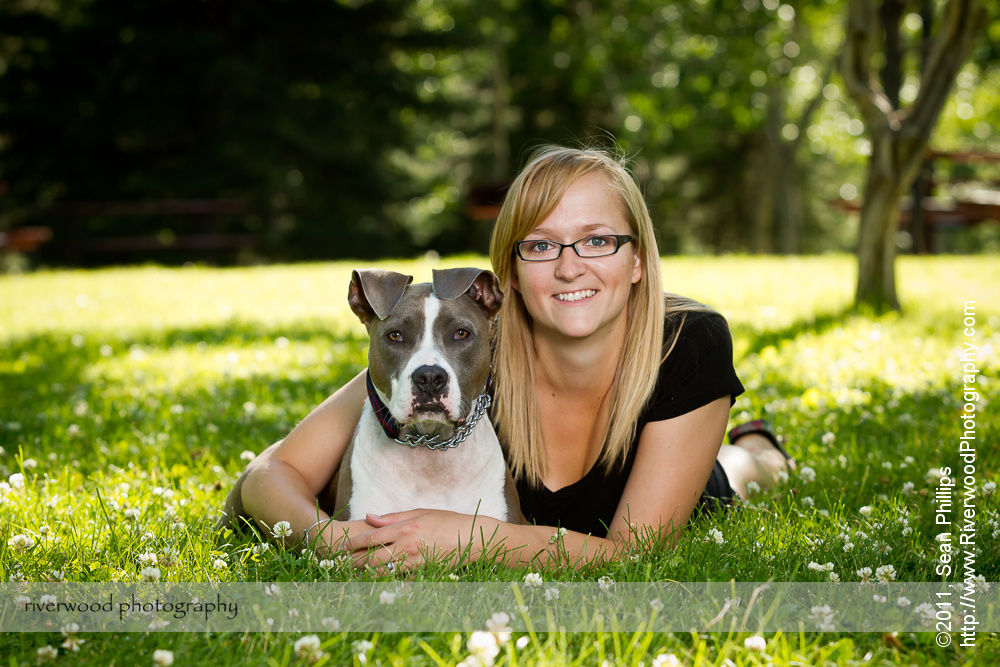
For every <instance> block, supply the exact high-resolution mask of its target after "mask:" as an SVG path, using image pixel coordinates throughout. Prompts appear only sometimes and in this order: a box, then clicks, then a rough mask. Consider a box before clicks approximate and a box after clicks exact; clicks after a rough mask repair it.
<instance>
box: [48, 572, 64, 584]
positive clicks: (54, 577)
mask: <svg viewBox="0 0 1000 667" xmlns="http://www.w3.org/2000/svg"><path fill="white" fill-rule="evenodd" d="M47 578H48V580H49V581H66V575H65V574H64V573H63V571H62V570H52V571H51V572H49V574H48V577H47Z"/></svg>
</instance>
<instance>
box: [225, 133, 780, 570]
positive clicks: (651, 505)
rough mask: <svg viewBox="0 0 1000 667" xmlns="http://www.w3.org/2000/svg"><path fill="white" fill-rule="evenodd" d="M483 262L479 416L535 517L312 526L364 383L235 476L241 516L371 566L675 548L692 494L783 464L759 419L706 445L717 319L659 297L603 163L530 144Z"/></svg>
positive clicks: (628, 194) (615, 176) (715, 425)
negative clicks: (487, 355) (485, 381)
mask: <svg viewBox="0 0 1000 667" xmlns="http://www.w3.org/2000/svg"><path fill="white" fill-rule="evenodd" d="M490 258H491V260H492V262H493V267H494V271H495V272H496V274H497V276H498V277H499V279H500V281H501V286H502V287H503V290H504V292H505V294H506V295H507V298H506V300H505V303H504V305H503V308H502V309H501V313H500V318H499V322H498V327H497V340H496V353H495V355H496V356H495V362H494V370H495V383H494V387H495V389H494V392H495V393H494V398H495V405H494V412H493V423H494V425H495V427H496V428H497V433H498V435H499V437H500V441H501V442H502V443H505V445H506V448H507V451H508V462H509V464H510V466H511V469H512V471H513V473H514V476H515V480H517V482H518V492H519V493H520V495H521V504H522V509H523V510H524V512H525V516H526V517H528V518H529V519H534V520H535V522H536V523H537V524H539V525H512V524H508V523H505V522H502V521H498V520H495V519H492V518H489V517H471V516H467V515H461V514H456V513H453V512H445V511H440V510H423V509H414V510H411V511H407V512H399V513H396V514H393V515H386V516H381V517H376V516H369V517H368V518H367V519H366V521H352V522H319V523H318V524H317V523H315V518H316V495H317V493H319V492H320V491H321V490H322V489H323V488H325V486H326V484H327V483H328V481H329V479H330V477H331V475H332V474H333V471H334V470H335V469H336V467H337V465H338V464H339V462H340V459H341V458H342V456H343V452H344V451H345V449H346V447H347V444H348V442H349V440H350V438H351V434H352V433H353V430H354V426H355V425H356V424H357V422H358V420H359V418H360V412H361V406H362V404H363V401H364V398H365V387H364V373H361V374H360V375H358V376H357V377H356V378H354V379H353V380H352V381H351V382H349V383H348V384H347V385H345V386H344V387H343V388H342V389H341V390H340V391H338V392H337V393H336V394H334V395H333V396H332V397H330V398H329V399H327V401H325V402H324V403H323V404H322V405H320V406H319V407H318V408H317V409H316V410H314V411H313V412H312V413H311V414H310V415H309V416H308V417H307V418H306V419H305V420H303V422H302V423H301V424H300V425H299V426H298V427H296V428H295V430H293V431H292V433H291V434H290V435H289V436H288V438H286V439H285V440H284V442H283V443H282V444H281V446H280V447H278V448H277V449H276V450H275V451H274V453H273V454H272V455H271V456H270V457H269V458H268V459H267V460H266V461H262V462H261V463H260V464H259V465H257V466H256V467H255V468H254V469H253V470H251V471H249V473H248V475H247V478H246V481H245V482H244V485H243V491H242V495H243V502H244V507H245V509H246V510H247V512H249V514H250V515H251V516H253V517H255V518H256V519H257V520H258V521H261V522H263V523H265V524H267V525H273V524H274V523H275V522H276V521H279V520H287V521H289V522H290V523H291V525H292V528H293V530H294V531H296V533H295V534H301V533H300V532H299V531H305V532H306V533H307V538H308V539H309V540H310V541H314V540H317V539H319V540H322V541H323V542H324V543H327V544H334V543H339V544H340V546H341V548H343V549H346V550H348V551H350V552H352V553H353V555H354V558H355V561H356V562H357V563H359V564H361V563H370V564H372V565H375V566H376V567H382V566H385V565H386V564H387V563H391V564H392V565H391V566H390V567H393V568H394V566H395V565H396V564H402V565H403V567H407V568H409V567H414V566H416V565H419V564H420V563H421V562H423V560H424V558H425V557H426V556H427V555H429V554H432V553H434V554H437V555H442V554H447V553H451V552H456V551H457V550H467V557H471V558H478V557H479V556H480V555H482V553H483V552H484V550H490V551H491V552H493V551H495V552H496V553H497V554H499V556H500V557H501V558H503V559H504V560H505V561H507V562H508V563H510V564H519V563H528V562H533V561H536V560H539V559H540V560H541V561H542V562H543V563H544V562H546V561H548V560H554V561H569V562H571V563H573V564H575V565H579V564H582V563H585V562H588V561H590V560H594V559H606V558H610V557H613V556H615V555H616V554H619V553H621V552H622V551H623V547H627V546H628V545H629V544H630V543H631V542H632V541H633V540H635V539H637V538H638V537H640V536H642V535H647V534H649V533H650V532H654V533H656V534H658V535H662V536H665V537H668V538H671V539H676V537H677V536H678V535H679V532H678V531H679V529H680V528H682V527H683V526H684V525H685V524H686V523H687V521H688V519H689V517H690V515H691V514H692V512H693V511H694V510H695V507H696V506H697V505H698V504H699V502H700V501H702V499H703V496H704V498H705V501H707V499H709V498H715V499H718V500H721V501H723V502H725V501H727V500H729V499H731V498H732V497H733V493H734V491H735V492H736V493H740V494H745V493H746V487H747V484H748V483H750V482H755V483H756V484H758V485H759V486H761V487H766V486H768V485H769V484H771V483H773V480H774V477H775V475H776V473H777V472H778V471H779V470H780V469H781V468H782V467H783V466H785V465H786V461H785V459H786V457H785V455H784V453H783V450H781V449H780V445H778V443H777V440H776V438H775V437H774V435H773V433H772V432H770V430H769V429H767V428H766V426H762V425H760V423H759V422H758V423H755V424H754V425H753V426H752V427H751V428H749V429H745V430H747V431H749V432H748V433H746V434H745V435H743V436H742V437H740V438H739V440H738V442H737V443H736V444H735V445H733V446H723V445H722V439H723V435H724V432H725V427H726V423H727V421H728V416H729V409H730V407H731V406H732V403H733V401H734V400H735V397H736V396H737V395H738V394H740V393H742V391H743V387H742V385H741V384H740V381H739V379H738V378H737V377H736V374H735V371H734V370H733V366H732V341H731V338H730V335H729V331H728V327H727V325H726V323H725V320H723V319H722V317H721V316H719V315H717V314H715V313H713V312H712V311H710V310H709V309H707V308H706V307H704V306H702V305H700V304H698V303H696V302H693V301H690V300H687V299H683V298H680V297H676V296H672V295H668V296H667V297H666V299H665V298H664V295H663V292H662V287H661V282H660V273H659V254H658V252H657V248H656V242H655V239H654V238H653V226H652V222H651V220H650V217H649V213H648V211H647V209H646V205H645V202H644V201H643V198H642V195H641V193H640V192H639V190H638V187H637V186H636V184H635V182H634V181H633V179H632V177H631V176H630V175H629V174H628V172H627V171H626V170H625V169H624V167H623V166H622V165H621V164H619V163H618V162H617V161H616V160H614V159H613V158H611V157H610V156H608V155H607V154H605V153H602V152H599V151H587V150H576V149H566V148H559V147H550V148H545V149H542V150H541V151H540V152H539V153H538V154H537V155H536V156H535V157H534V159H533V160H532V161H531V162H530V163H529V164H528V166H527V167H525V169H524V170H523V171H522V172H521V174H520V175H519V176H518V177H517V179H516V180H515V181H514V183H513V185H512V186H511V189H510V191H509V192H508V194H507V196H506V198H505V201H504V204H503V207H502V209H501V212H500V216H499V218H498V220H497V224H496V228H495V229H494V233H493V239H492V242H491V248H490ZM734 436H735V434H734ZM734 436H731V441H732V440H733V437H734ZM331 452H332V453H333V454H332V455H331ZM705 501H703V502H705ZM321 518H325V517H321ZM557 525H558V526H561V527H562V528H566V529H567V530H566V531H562V530H559V532H558V533H557V532H556V526H557ZM555 535H558V537H557V538H554V536H555Z"/></svg>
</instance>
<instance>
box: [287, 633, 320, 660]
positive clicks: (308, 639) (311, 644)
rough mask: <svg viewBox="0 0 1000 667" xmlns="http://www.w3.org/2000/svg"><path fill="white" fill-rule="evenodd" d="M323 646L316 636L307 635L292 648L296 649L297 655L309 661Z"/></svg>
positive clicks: (300, 638)
mask: <svg viewBox="0 0 1000 667" xmlns="http://www.w3.org/2000/svg"><path fill="white" fill-rule="evenodd" d="M321 645H322V642H320V640H319V637H317V636H316V635H305V636H304V637H299V638H298V639H297V640H296V641H295V644H293V646H292V647H293V648H294V649H295V655H297V656H299V657H300V658H306V659H307V660H308V659H309V658H312V657H313V656H314V655H316V654H317V653H318V652H319V649H320V646H321Z"/></svg>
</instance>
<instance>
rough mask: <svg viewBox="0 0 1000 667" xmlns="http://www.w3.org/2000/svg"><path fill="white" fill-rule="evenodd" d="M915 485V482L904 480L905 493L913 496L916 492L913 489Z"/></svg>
mask: <svg viewBox="0 0 1000 667" xmlns="http://www.w3.org/2000/svg"><path fill="white" fill-rule="evenodd" d="M915 486H916V485H915V484H914V483H913V482H903V495H904V496H912V495H913V494H914V493H915V492H914V490H913V489H914V488H915Z"/></svg>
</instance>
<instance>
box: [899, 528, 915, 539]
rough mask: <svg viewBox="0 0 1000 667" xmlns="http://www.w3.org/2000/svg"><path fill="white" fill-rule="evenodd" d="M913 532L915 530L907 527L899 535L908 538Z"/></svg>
mask: <svg viewBox="0 0 1000 667" xmlns="http://www.w3.org/2000/svg"><path fill="white" fill-rule="evenodd" d="M912 532H913V529H912V528H910V527H909V526H906V527H905V528H903V530H901V531H899V534H900V535H902V536H903V537H906V536H907V535H909V534H910V533H912Z"/></svg>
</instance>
